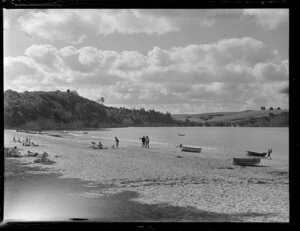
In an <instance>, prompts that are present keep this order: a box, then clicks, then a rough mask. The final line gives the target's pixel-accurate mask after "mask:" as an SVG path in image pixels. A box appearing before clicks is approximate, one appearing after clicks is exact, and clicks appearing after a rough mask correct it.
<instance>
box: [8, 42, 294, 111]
mask: <svg viewBox="0 0 300 231" xmlns="http://www.w3.org/2000/svg"><path fill="white" fill-rule="evenodd" d="M288 63H289V62H288V60H280V56H279V55H278V52H275V51H274V50H272V49H270V48H269V47H268V46H266V45H265V44H264V43H263V42H261V41H258V40H256V39H253V38H249V37H245V38H231V39H226V40H220V41H218V42H216V43H210V44H192V45H188V46H183V47H172V48H170V49H162V48H159V47H154V48H153V49H152V50H150V51H148V52H147V53H145V54H142V53H139V52H136V51H122V52H117V51H109V50H101V49H98V48H96V47H82V48H79V49H77V48H75V47H73V46H67V47H63V48H61V49H59V50H58V49H57V48H56V47H54V46H52V45H49V44H46V45H36V44H35V45H32V46H31V47H29V48H27V49H26V50H25V55H24V56H18V57H5V59H4V74H5V89H7V88H13V89H16V90H18V89H21V88H20V86H23V88H24V86H27V88H28V89H29V90H30V89H33V88H36V86H33V85H32V84H33V83H35V84H38V85H39V87H40V88H41V89H49V88H51V87H52V88H53V90H56V89H61V88H63V87H68V86H69V87H70V86H72V87H74V88H75V89H80V90H78V91H79V93H80V94H84V95H83V96H85V97H90V98H94V99H95V97H96V96H95V95H94V96H93V94H92V93H93V92H101V94H102V95H103V97H106V98H107V99H108V100H106V102H107V103H108V104H116V105H117V104H122V103H124V104H125V105H139V104H141V103H144V104H156V105H162V104H164V105H166V104H170V105H172V104H178V103H182V104H185V103H188V102H190V103H191V102H193V103H195V104H197V105H201V104H205V105H207V106H206V107H208V105H210V107H216V106H213V105H214V103H215V105H219V106H218V107H221V106H220V105H222V104H223V105H230V106H228V107H233V106H234V105H235V106H236V107H242V106H243V102H246V101H247V100H248V102H249V104H248V105H250V103H251V102H252V103H255V102H256V101H255V100H254V98H257V99H260V101H262V99H264V100H266V101H267V102H269V101H270V100H273V101H274V100H279V99H278V98H276V97H277V96H276V97H275V96H274V97H270V95H271V94H274V95H275V94H276V95H277V93H278V92H279V91H280V90H278V89H279V88H280V89H281V88H282V87H283V85H281V84H282V83H285V84H286V81H287V80H288V75H289V68H288ZM24 76H25V77H27V78H28V79H29V80H30V81H28V82H26V78H25V77H24ZM260 85H264V86H266V88H264V89H265V91H260V90H262V88H261V87H260ZM267 86H276V89H277V90H278V92H277V93H275V92H274V91H272V88H271V87H267ZM23 88H22V89H23ZM259 89H260V90H259ZM274 89H275V88H274ZM281 95H282V94H281ZM97 96H98V95H97ZM281 97H282V96H281ZM250 99H253V100H252V101H251V100H250ZM285 100H286V99H285ZM282 102H283V101H282ZM170 107H171V106H170ZM206 107H205V108H206ZM211 110H212V109H211ZM211 110H210V111H211Z"/></svg>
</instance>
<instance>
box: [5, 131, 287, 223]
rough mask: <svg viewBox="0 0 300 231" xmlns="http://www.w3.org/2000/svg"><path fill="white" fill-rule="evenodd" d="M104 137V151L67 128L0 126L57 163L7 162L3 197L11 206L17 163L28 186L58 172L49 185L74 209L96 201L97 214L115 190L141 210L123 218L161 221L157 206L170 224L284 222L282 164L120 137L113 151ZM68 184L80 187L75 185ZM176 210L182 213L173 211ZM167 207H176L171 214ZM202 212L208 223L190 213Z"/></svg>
mask: <svg viewBox="0 0 300 231" xmlns="http://www.w3.org/2000/svg"><path fill="white" fill-rule="evenodd" d="M14 136H15V137H20V139H21V140H23V139H25V138H26V137H29V138H31V139H32V140H33V141H34V143H36V144H38V145H39V146H38V147H31V146H22V144H21V143H15V142H13V137H14ZM112 138H113V137H112ZM101 142H102V143H103V145H104V146H105V147H107V149H103V150H96V149H90V148H89V146H90V145H91V140H90V139H85V138H84V137H80V136H76V135H74V134H72V133H70V132H63V131H48V132H42V134H29V133H24V132H16V131H15V130H5V131H4V146H5V147H13V146H17V147H18V149H19V151H20V152H21V154H22V155H25V154H26V153H27V151H28V150H30V151H33V152H38V153H43V152H47V153H48V154H49V159H50V160H53V161H55V162H56V163H55V164H53V165H43V164H39V163H34V160H35V158H33V157H24V158H18V159H12V158H10V159H6V160H5V161H6V163H9V164H6V165H5V201H7V202H8V201H9V203H13V202H12V201H13V200H14V197H13V194H11V193H10V191H12V189H14V190H16V189H18V185H17V184H14V183H13V182H14V177H16V178H17V177H18V176H17V175H15V174H14V173H15V171H16V166H17V165H18V166H22V169H23V172H22V174H23V175H22V180H20V182H22V185H24V184H25V185H26V184H27V183H28V185H31V184H33V183H32V182H33V179H36V178H35V177H39V178H38V179H41V182H42V181H43V180H42V179H43V178H45V179H48V178H49V176H54V175H55V176H56V177H52V178H51V184H53V185H56V186H55V187H54V188H56V191H57V193H58V194H59V187H58V186H57V185H58V182H63V185H64V187H65V188H66V191H65V192H66V193H67V194H68V195H69V196H71V197H69V202H68V203H69V206H71V205H72V208H73V206H75V205H74V203H72V200H73V201H78V200H80V198H82V200H84V202H82V203H84V204H85V205H86V206H87V207H89V206H94V207H95V211H99V210H96V207H97V206H96V204H95V203H94V201H98V202H99V201H102V202H103V203H105V198H106V199H107V198H110V199H107V200H111V199H112V198H114V197H115V196H116V195H122V196H124V195H129V196H125V199H124V198H123V197H122V198H123V199H122V200H126V201H129V202H130V203H133V204H134V206H137V207H130V208H131V210H134V209H133V208H139V210H138V213H141V214H143V216H142V215H141V216H137V217H135V216H132V217H125V218H126V219H128V220H130V219H131V220H135V219H137V220H148V219H149V220H160V221H161V219H159V216H158V215H155V216H154V215H153V211H154V210H158V211H160V214H161V213H162V212H161V211H165V213H166V214H168V215H163V214H161V217H162V218H165V220H167V221H192V222H193V221H194V222H197V221H199V220H200V221H201V222H203V221H217V222H218V221H229V222H288V221H289V173H288V169H289V168H288V165H287V164H286V163H281V162H280V161H276V159H274V160H273V159H272V160H268V159H262V161H261V164H260V165H259V166H256V167H242V166H237V165H233V164H232V160H231V159H230V153H228V154H227V155H224V156H221V155H213V154H211V153H200V154H199V153H188V152H181V151H180V149H178V148H176V147H166V148H163V147H161V146H159V145H152V144H151V145H150V148H149V149H144V148H142V147H141V145H140V144H126V145H123V143H122V140H120V148H118V149H113V148H111V146H112V144H113V141H107V140H104V141H101ZM13 169H14V170H13ZM26 174H27V175H26ZM47 174H48V175H47ZM26 176H28V177H26ZM29 176H31V177H29ZM20 179H21V178H20ZM15 182H17V181H15ZM53 182H56V183H53ZM20 184H21V183H20ZM72 185H73V186H74V185H77V186H76V187H75V189H74V190H72V187H73V186H72ZM64 187H63V188H64ZM77 189H78V190H77ZM36 190H38V184H36ZM130 195H131V196H130ZM49 197H51V195H49ZM72 198H74V199H72ZM89 201H93V202H91V203H89ZM129 202H128V203H129ZM99 203H100V202H99ZM91 204H92V205H91ZM121 204H122V203H121ZM131 205H132V204H130V206H131ZM99 206H101V203H100V204H99ZM99 206H98V207H99ZM150 208H151V209H150ZM170 208H173V209H172V210H170ZM177 209H178V211H182V214H185V215H178V214H177V213H176V210H177ZM180 209H182V210H180ZM150 210H151V211H150ZM86 211H88V209H87V210H86ZM92 211H94V210H92ZM147 211H149V214H147ZM170 211H173V214H174V215H173V216H172V214H170ZM66 213H67V212H66ZM201 213H202V214H205V215H206V216H207V220H205V217H203V219H200V218H199V217H200V215H199V217H198V216H195V214H201ZM12 214H13V213H11V214H8V215H7V216H8V217H7V219H13V218H14V217H13V215H12ZM108 214H110V216H108V215H104V213H101V214H100V213H99V214H96V215H95V214H94V215H92V214H89V216H90V217H93V218H94V219H97V216H101V217H105V219H106V220H112V221H113V220H118V216H117V215H116V214H115V213H114V212H113V211H112V212H111V213H108ZM112 214H114V216H113V215H112ZM151 214H152V215H151ZM189 214H190V216H189ZM79 215H82V214H79ZM79 215H78V216H79ZM209 215H212V216H209ZM4 217H5V213H4ZM125 218H124V215H123V219H125ZM162 220H164V219H162Z"/></svg>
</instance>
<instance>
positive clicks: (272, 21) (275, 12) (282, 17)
mask: <svg viewBox="0 0 300 231" xmlns="http://www.w3.org/2000/svg"><path fill="white" fill-rule="evenodd" d="M243 15H244V16H245V17H246V18H250V19H253V20H254V21H255V22H256V23H258V24H259V25H261V26H262V27H263V28H265V29H266V30H273V29H275V28H277V27H278V26H279V25H280V24H282V23H284V22H287V21H288V19H289V10H288V9H245V10H243Z"/></svg>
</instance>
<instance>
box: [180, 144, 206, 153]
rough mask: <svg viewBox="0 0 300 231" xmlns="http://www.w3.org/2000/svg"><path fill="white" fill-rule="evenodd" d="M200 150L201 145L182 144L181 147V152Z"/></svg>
mask: <svg viewBox="0 0 300 231" xmlns="http://www.w3.org/2000/svg"><path fill="white" fill-rule="evenodd" d="M201 150H202V148H201V147H197V146H187V145H183V146H182V147H181V151H182V152H198V153H200V152H201Z"/></svg>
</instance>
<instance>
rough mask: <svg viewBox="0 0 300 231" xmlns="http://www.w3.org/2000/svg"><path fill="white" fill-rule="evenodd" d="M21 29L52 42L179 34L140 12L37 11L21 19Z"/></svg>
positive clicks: (168, 24)
mask: <svg viewBox="0 0 300 231" xmlns="http://www.w3.org/2000/svg"><path fill="white" fill-rule="evenodd" d="M18 21H19V23H20V27H21V29H22V30H23V31H25V32H26V33H28V34H31V35H37V36H39V37H41V38H43V39H47V40H50V41H56V40H60V41H68V42H72V43H73V44H78V43H81V42H82V41H83V40H84V39H85V38H86V37H87V36H88V35H91V36H96V35H100V34H102V35H109V34H113V33H120V34H138V33H144V34H148V35H162V34H165V33H168V32H172V31H178V30H179V28H178V27H177V26H176V25H175V23H174V22H173V21H172V20H170V19H168V18H167V17H164V16H159V17H157V16H154V15H150V14H143V13H142V11H141V10H129V9H122V10H108V9H106V10H95V9H80V10H76V9H55V10H53V9H49V10H47V11H34V12H29V13H27V14H24V15H22V16H21V17H20V18H19V20H18Z"/></svg>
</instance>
